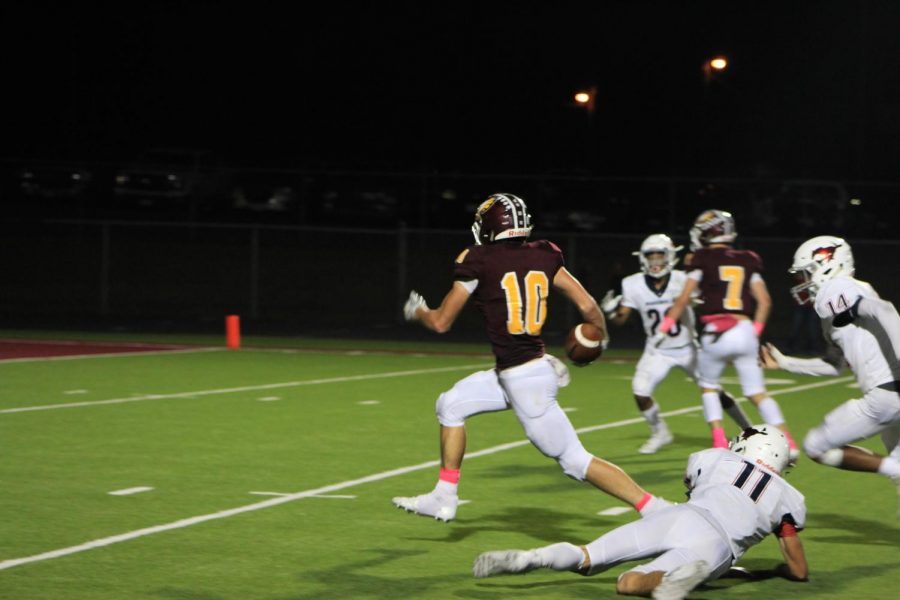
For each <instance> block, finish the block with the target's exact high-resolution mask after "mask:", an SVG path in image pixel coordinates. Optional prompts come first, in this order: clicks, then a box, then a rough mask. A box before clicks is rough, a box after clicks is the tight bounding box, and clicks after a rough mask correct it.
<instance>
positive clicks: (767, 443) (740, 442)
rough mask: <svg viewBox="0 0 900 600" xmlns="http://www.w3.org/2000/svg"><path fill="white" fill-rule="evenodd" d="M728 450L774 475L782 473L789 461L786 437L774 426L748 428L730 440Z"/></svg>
mask: <svg viewBox="0 0 900 600" xmlns="http://www.w3.org/2000/svg"><path fill="white" fill-rule="evenodd" d="M728 449H729V450H731V451H732V452H737V453H738V454H743V455H744V456H746V457H747V459H748V460H749V461H750V462H752V463H753V464H757V465H762V466H764V467H767V468H769V469H771V470H772V471H775V472H776V473H781V472H782V471H784V470H785V469H786V468H787V466H788V464H789V463H790V460H791V448H790V446H789V444H788V440H787V437H786V436H785V435H784V433H783V432H782V431H781V430H780V429H778V428H777V427H775V426H774V425H753V426H752V427H748V428H747V429H745V430H744V431H742V432H741V433H739V434H738V435H737V437H735V438H734V439H733V440H731V443H729V444H728Z"/></svg>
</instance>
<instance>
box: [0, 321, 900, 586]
mask: <svg viewBox="0 0 900 600" xmlns="http://www.w3.org/2000/svg"><path fill="white" fill-rule="evenodd" d="M15 334H18V335H15ZM22 335H24V334H23V333H22V332H9V331H4V332H0V337H5V338H10V337H22ZM73 336H74V337H73ZM32 339H34V338H32ZM44 339H63V338H62V337H60V335H56V336H52V335H48V336H47V337H46V338H44ZM66 339H82V340H83V339H86V337H84V336H78V335H77V334H67V336H66ZM94 339H95V341H119V342H121V341H141V342H164V343H186V344H197V345H198V346H204V345H224V339H223V337H218V338H216V339H215V340H214V339H213V338H212V336H176V337H174V338H173V337H167V336H158V337H157V336H140V337H136V336H134V335H128V334H124V335H121V336H118V335H116V336H111V337H110V336H109V335H107V334H104V335H102V336H100V337H98V338H94ZM346 342H347V340H316V339H307V338H265V339H261V340H256V339H255V338H251V337H247V338H245V344H246V345H247V346H252V347H253V348H254V351H252V352H214V353H196V354H195V353H187V354H154V355H151V356H140V355H134V356H127V357H126V356H122V357H115V358H94V359H91V360H70V361H64V362H41V361H36V362H29V363H10V364H0V408H10V407H17V406H18V407H21V406H34V405H54V404H58V405H63V404H67V403H72V402H73V401H76V402H79V403H84V406H80V407H77V408H68V409H65V410H46V411H39V412H27V413H15V414H4V415H0V440H2V441H3V446H4V448H5V452H4V453H5V454H6V456H5V457H4V460H3V461H0V482H2V483H3V485H4V488H5V492H6V493H5V494H3V495H2V496H0V511H2V514H4V515H13V516H14V518H8V519H3V520H0V561H7V560H10V559H15V558H21V557H28V556H35V555H40V554H42V553H46V552H50V551H53V550H58V549H63V548H70V547H75V546H78V545H81V544H84V543H85V542H89V541H92V540H103V539H107V538H112V537H114V536H120V535H123V534H127V533H129V532H135V531H140V530H143V529H146V528H149V527H154V526H160V525H165V524H171V523H178V522H181V521H182V520H184V519H190V518H192V517H197V516H202V515H215V514H219V513H222V512H223V511H229V510H233V509H237V508H240V507H247V506H252V505H256V504H259V503H263V502H267V501H270V500H276V501H277V499H278V498H279V496H271V495H260V494H258V493H254V492H265V493H269V494H294V495H298V494H302V493H303V492H307V491H315V490H319V489H322V488H328V487H329V486H331V487H334V486H336V485H340V484H342V483H346V482H353V481H355V480H359V479H361V478H366V477H371V476H376V475H378V476H381V477H376V478H373V479H370V480H368V481H366V482H363V483H357V484H348V485H346V486H345V487H342V488H340V489H338V490H334V491H330V492H323V493H321V494H311V495H308V496H304V497H298V498H296V499H291V500H289V501H284V502H282V503H281V504H273V505H272V506H267V507H265V508H260V509H254V510H248V511H246V512H241V513H237V514H234V515H231V516H227V517H222V518H215V519H209V520H206V521H203V522H198V523H196V524H191V525H186V526H183V527H176V528H171V529H168V530H165V531H160V532H159V533H153V534H150V535H145V536H141V537H136V538H133V539H127V540H124V541H121V542H118V543H114V544H109V545H106V546H102V547H98V548H94V549H89V550H85V551H80V552H77V553H72V554H69V555H66V556H60V557H58V558H48V559H45V560H40V561H36V562H32V563H28V564H22V565H19V566H15V567H12V568H8V569H4V570H0V597H2V598H17V599H18V598H24V599H28V598H41V599H43V598H67V599H70V598H71V599H80V598H84V599H91V600H93V599H113V598H116V599H119V598H137V599H143V598H147V599H158V598H167V599H168V598H215V599H217V600H218V599H230V598H262V599H273V600H275V599H279V600H281V599H284V598H298V599H299V598H303V599H308V598H323V599H324V598H334V597H346V598H399V597H404V598H405V597H408V598H428V599H430V598H582V597H583V598H588V597H591V598H593V597H596V596H597V595H601V596H602V595H612V594H613V590H614V586H615V577H616V575H618V573H620V572H621V571H622V570H624V569H625V566H621V567H618V568H615V569H612V570H610V571H609V572H607V573H603V574H600V575H597V576H595V577H591V578H581V577H576V576H574V575H571V574H565V573H562V574H558V573H550V572H537V573H532V574H529V575H526V576H519V577H499V578H491V579H486V580H475V579H474V578H472V576H471V572H470V569H471V563H472V560H473V559H474V558H475V556H477V554H478V553H479V552H481V551H484V550H490V549H498V548H508V547H509V548H511V547H533V546H537V545H543V544H547V543H552V542H555V541H562V540H568V541H573V542H576V543H583V542H587V541H590V540H592V539H594V538H595V537H597V536H598V535H600V534H601V533H603V532H604V531H606V530H608V529H609V528H611V527H614V526H616V525H618V524H621V523H625V522H627V521H628V520H629V519H632V518H634V515H633V514H632V513H628V514H625V515H620V516H615V517H610V516H601V515H598V514H597V513H598V512H599V511H601V510H604V509H606V508H610V507H613V506H617V505H618V504H617V503H616V501H614V500H613V499H611V498H609V497H606V496H604V495H602V494H600V493H599V492H596V491H594V490H593V489H591V488H589V487H588V486H586V485H584V484H578V483H576V482H574V481H571V480H569V479H567V478H565V477H564V476H563V475H562V474H561V473H560V471H559V469H558V467H557V466H556V465H555V463H553V462H552V461H549V460H547V459H545V458H544V457H542V456H540V454H539V453H538V452H537V451H535V450H534V449H533V448H532V447H531V446H530V445H528V444H527V443H524V444H518V445H516V443H517V442H521V441H522V440H524V436H523V434H522V432H521V429H520V427H519V425H518V423H517V422H516V420H515V418H514V416H513V415H512V414H511V413H500V414H492V415H482V416H479V417H476V418H473V419H472V420H471V421H470V423H469V426H468V429H469V451H470V453H476V452H479V451H484V450H488V449H492V448H495V447H498V446H501V445H503V444H510V443H513V447H511V448H509V449H506V450H503V451H497V452H493V453H487V454H484V455H483V456H477V457H472V458H470V459H468V460H467V461H466V462H465V464H464V467H463V480H462V482H461V485H462V487H461V495H462V497H463V498H464V499H467V500H470V503H468V504H465V505H463V506H462V507H461V509H460V512H459V518H458V520H457V521H456V522H454V523H451V524H441V523H438V522H435V521H432V520H429V519H424V518H421V517H416V516H414V515H410V514H406V513H403V512H402V511H399V510H397V509H395V508H393V507H392V506H391V504H390V497H391V496H393V495H397V494H403V495H406V494H415V493H421V492H423V491H426V490H427V489H429V488H430V487H431V486H432V485H433V483H434V479H435V476H436V467H434V466H433V461H434V460H435V459H436V458H437V456H436V447H437V444H436V433H437V427H436V424H435V420H434V414H433V403H434V399H435V398H436V396H437V395H438V394H439V393H440V392H441V391H443V390H445V389H447V388H448V387H450V386H451V385H452V384H453V382H454V381H456V380H457V379H459V378H460V377H462V376H464V375H465V374H467V373H469V372H470V371H471V370H474V368H473V367H472V365H481V364H483V365H484V366H485V367H486V368H487V367H489V366H490V363H491V360H490V358H489V357H488V355H487V354H486V352H485V351H486V346H484V345H480V346H474V345H463V346H456V345H454V344H450V343H435V344H434V345H429V347H428V349H429V350H430V348H432V347H434V348H435V351H441V350H443V351H445V352H446V353H447V354H446V355H430V354H427V353H424V354H423V353H422V352H421V351H422V350H423V348H421V347H420V345H418V344H415V345H411V344H401V343H397V344H396V345H393V344H392V345H391V346H390V348H389V349H390V350H396V351H398V353H381V352H376V353H369V354H366V353H363V354H357V353H355V352H354V350H365V349H374V350H379V349H381V350H384V349H385V348H384V347H383V346H382V345H381V344H382V343H381V342H376V341H372V340H369V341H364V342H357V341H355V340H351V341H350V342H351V344H352V348H351V349H348V348H347V347H346V345H345V344H346ZM369 344H373V345H371V346H370V345H369ZM266 348H269V349H271V350H272V351H267V350H266ZM280 348H289V349H300V350H304V352H301V353H291V352H288V353H285V352H280V351H278V349H280ZM316 349H321V350H323V351H322V352H317V351H315V350H316ZM347 350H349V353H348V352H346V351H347ZM469 352H472V353H473V354H475V356H470V355H466V354H468V353H469ZM634 356H635V353H633V352H626V351H622V352H610V353H609V354H608V355H606V356H605V357H604V359H602V360H601V361H599V362H598V363H596V364H594V365H592V366H590V367H587V368H584V369H573V383H572V385H571V386H570V387H568V388H566V389H564V390H563V391H562V392H561V394H560V402H561V404H562V405H563V406H564V407H566V408H568V409H574V410H573V411H572V412H570V413H569V416H570V418H571V419H572V421H573V423H574V424H575V426H576V427H579V428H590V427H593V426H596V425H602V424H608V423H616V422H619V421H626V420H630V419H634V418H635V417H636V416H638V415H637V413H636V411H635V409H634V406H633V400H631V395H630V381H629V380H630V376H631V374H632V371H633V368H634V367H633V364H629V361H628V360H627V359H628V358H633V357H634ZM618 359H624V360H622V361H620V360H618ZM620 363H621V364H620ZM398 373H399V374H400V375H397V374H398ZM772 375H773V378H774V379H773V380H774V381H778V383H773V384H772V385H771V386H770V387H771V390H772V391H773V392H776V393H778V392H779V390H791V389H794V388H798V387H799V386H803V385H805V384H810V383H825V382H826V380H824V379H813V378H804V377H796V376H792V375H787V374H783V373H772ZM351 378H352V379H351ZM310 382H319V383H310ZM274 386H282V387H274ZM730 387H731V390H732V391H736V390H735V388H734V386H730ZM229 390H232V391H229ZM233 390H238V391H233ZM135 395H142V396H146V397H147V400H145V401H141V402H130V403H124V404H91V402H100V401H104V400H108V399H113V398H130V397H134V396H135ZM854 395H855V390H852V389H848V387H847V384H846V382H843V381H835V382H833V384H832V385H826V386H824V387H817V388H812V389H805V390H803V389H801V390H799V391H795V392H789V393H784V394H780V395H777V396H776V398H778V400H779V402H780V403H781V405H782V408H783V410H784V412H785V414H786V416H787V417H788V420H789V422H790V423H791V425H792V428H793V429H794V432H795V433H798V434H799V435H800V436H802V434H803V433H804V432H805V431H806V430H808V429H809V428H810V427H812V426H814V425H815V424H816V423H817V422H818V421H819V420H820V419H821V417H822V415H824V414H825V412H827V411H828V410H829V409H830V408H832V407H833V406H836V405H837V404H839V403H840V402H842V401H843V400H845V399H847V398H850V397H853V396H854ZM657 398H658V400H659V402H660V404H661V405H662V408H663V410H664V411H676V410H680V409H688V408H690V407H695V406H697V405H698V403H699V398H698V394H697V393H696V390H695V388H694V387H693V385H692V384H690V383H689V382H687V381H685V380H684V378H683V377H682V376H681V375H680V374H673V375H671V376H670V377H669V378H668V379H667V380H666V381H665V382H664V383H663V384H662V386H661V387H660V389H659V391H658V394H657ZM748 412H749V413H750V414H751V418H755V417H756V415H755V412H754V411H753V410H752V409H748ZM669 424H670V426H671V427H672V429H673V431H674V432H675V434H676V436H677V439H676V442H675V443H674V444H673V445H672V446H670V447H667V448H666V449H664V450H663V451H661V452H660V453H659V454H656V455H652V456H640V455H637V454H636V453H635V450H636V448H637V447H638V446H639V445H640V444H641V443H642V442H643V440H644V439H645V437H646V427H645V426H644V425H642V424H641V423H639V422H638V423H635V424H628V425H623V426H618V427H611V428H607V429H603V430H597V431H590V432H588V433H584V434H583V435H582V439H583V441H584V443H585V445H586V446H587V447H588V449H589V450H591V451H593V452H595V453H597V454H598V455H600V456H603V457H605V458H607V459H609V460H612V461H614V462H616V463H617V464H619V465H620V466H622V467H623V468H625V469H626V470H627V471H628V472H629V473H631V474H632V476H634V477H635V479H636V480H638V481H639V482H640V483H641V484H642V485H644V486H645V487H647V488H649V489H650V490H652V491H654V492H657V493H660V494H662V495H664V496H666V497H668V498H670V499H672V500H679V499H681V498H683V495H682V493H683V490H682V485H681V476H682V472H683V469H684V463H685V460H686V457H687V455H688V453H690V452H691V451H694V450H697V449H699V448H702V447H705V446H706V444H707V441H708V440H707V433H706V429H705V425H704V424H703V422H702V419H701V418H700V417H699V411H692V412H688V413H686V414H683V415H679V416H672V417H670V418H669ZM729 432H731V433H733V427H730V429H729ZM864 445H865V446H866V447H870V448H872V449H879V446H880V444H879V443H877V442H867V443H865V444H864ZM423 465H424V466H423ZM404 467H407V468H408V470H407V471H405V472H403V473H398V474H393V475H391V474H390V473H389V472H390V471H392V470H394V469H401V468H404ZM386 473H388V475H385V474H386ZM788 477H789V480H790V481H792V483H794V485H796V486H797V487H798V488H799V489H800V490H801V491H802V492H804V493H805V494H806V496H807V501H808V505H809V510H810V515H809V520H808V524H807V530H806V531H805V532H803V533H802V534H801V535H802V538H803V540H804V544H805V546H806V550H807V553H808V555H809V559H810V566H811V578H812V579H811V581H810V582H809V583H807V584H792V583H789V582H786V581H783V580H778V579H767V580H761V581H750V580H746V579H728V580H719V581H717V582H714V583H713V584H711V585H710V586H707V588H705V589H702V590H700V591H698V592H697V593H695V594H694V595H692V597H698V598H699V597H703V598H737V597H746V596H747V595H748V594H750V595H752V596H754V597H756V596H765V597H770V598H786V597H788V596H791V597H815V598H874V597H885V594H884V591H885V590H891V589H893V588H894V587H895V583H896V581H897V580H898V577H900V565H898V564H897V563H896V561H895V560H893V558H892V556H893V553H894V551H895V549H896V547H897V543H898V542H900V529H898V523H897V521H896V520H895V519H894V511H895V503H896V498H895V494H894V490H893V489H892V487H891V485H890V483H889V482H887V481H886V480H884V479H882V478H879V477H875V476H870V475H863V474H857V473H847V472H839V471H836V470H833V469H827V468H825V467H821V466H818V465H815V464H812V463H811V462H810V461H809V460H808V459H805V458H804V459H802V460H801V464H800V465H799V466H798V467H797V468H796V469H795V470H794V471H792V472H791V473H790V474H789V475H788ZM140 486H145V487H152V488H153V489H152V490H149V491H145V492H142V493H134V494H130V495H125V496H112V495H110V494H109V492H110V491H116V490H122V489H128V488H133V487H140ZM346 496H352V497H346ZM777 561H778V550H777V544H776V542H775V541H774V540H766V541H765V542H764V543H763V544H761V545H760V546H758V547H756V548H754V549H752V550H751V551H750V553H748V554H747V556H746V557H745V559H744V560H743V561H742V563H741V564H742V566H745V567H748V568H751V569H768V568H771V567H773V566H774V565H775V564H776V563H777Z"/></svg>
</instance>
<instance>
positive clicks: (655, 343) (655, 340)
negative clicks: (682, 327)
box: [650, 331, 669, 351]
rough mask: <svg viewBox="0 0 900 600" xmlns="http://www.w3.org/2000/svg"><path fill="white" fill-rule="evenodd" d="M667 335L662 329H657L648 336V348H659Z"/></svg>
mask: <svg viewBox="0 0 900 600" xmlns="http://www.w3.org/2000/svg"><path fill="white" fill-rule="evenodd" d="M667 337H669V336H668V334H665V333H663V332H662V331H657V332H656V333H654V334H653V335H652V336H650V350H651V351H653V350H656V349H657V348H659V347H660V345H662V343H663V342H664V341H665V339H666V338H667Z"/></svg>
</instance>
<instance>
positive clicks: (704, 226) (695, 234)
mask: <svg viewBox="0 0 900 600" xmlns="http://www.w3.org/2000/svg"><path fill="white" fill-rule="evenodd" d="M690 233H691V250H699V249H700V248H703V247H705V246H709V245H710V244H732V243H734V240H735V238H737V228H736V227H735V225H734V217H732V216H731V213H730V212H727V211H724V210H717V209H714V208H711V209H709V210H704V211H703V212H702V213H700V216H698V217H697V218H696V219H695V220H694V226H693V227H691V232H690Z"/></svg>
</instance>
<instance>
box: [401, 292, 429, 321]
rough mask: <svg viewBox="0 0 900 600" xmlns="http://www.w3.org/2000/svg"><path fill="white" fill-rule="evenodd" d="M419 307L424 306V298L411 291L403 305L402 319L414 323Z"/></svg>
mask: <svg viewBox="0 0 900 600" xmlns="http://www.w3.org/2000/svg"><path fill="white" fill-rule="evenodd" d="M420 306H423V307H424V306H426V304H425V298H423V297H422V296H421V294H419V292H417V291H415V290H412V291H411V292H410V293H409V298H408V299H407V300H406V304H404V305H403V318H404V319H406V320H407V321H415V320H416V319H417V317H416V310H417V309H418V308H419V307H420Z"/></svg>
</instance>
